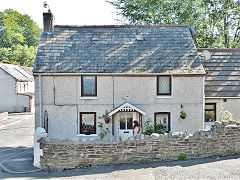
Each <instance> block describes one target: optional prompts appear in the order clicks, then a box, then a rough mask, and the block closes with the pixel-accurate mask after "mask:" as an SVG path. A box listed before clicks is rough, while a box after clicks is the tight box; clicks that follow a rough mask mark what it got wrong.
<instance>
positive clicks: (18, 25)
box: [0, 9, 41, 66]
mask: <svg viewBox="0 0 240 180" xmlns="http://www.w3.org/2000/svg"><path fill="white" fill-rule="evenodd" d="M40 35H41V29H40V28H39V27H38V25H37V24H36V23H35V22H34V21H33V20H32V19H31V18H30V17H29V16H28V15H22V14H20V13H18V12H17V11H14V10H12V9H6V10H4V11H3V12H0V61H2V62H9V63H13V64H16V63H20V64H21V65H24V66H33V62H34V59H35V56H36V52H37V46H38V43H39V40H40Z"/></svg>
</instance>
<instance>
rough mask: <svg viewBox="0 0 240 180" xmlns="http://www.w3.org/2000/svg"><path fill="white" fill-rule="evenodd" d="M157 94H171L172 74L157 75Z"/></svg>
mask: <svg viewBox="0 0 240 180" xmlns="http://www.w3.org/2000/svg"><path fill="white" fill-rule="evenodd" d="M157 95H158V96H162V95H171V76H157Z"/></svg>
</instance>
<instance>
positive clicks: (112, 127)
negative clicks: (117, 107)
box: [112, 114, 114, 136]
mask: <svg viewBox="0 0 240 180" xmlns="http://www.w3.org/2000/svg"><path fill="white" fill-rule="evenodd" d="M112 135H113V136H114V114H113V115H112Z"/></svg>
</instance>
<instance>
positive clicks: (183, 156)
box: [177, 154, 187, 161]
mask: <svg viewBox="0 0 240 180" xmlns="http://www.w3.org/2000/svg"><path fill="white" fill-rule="evenodd" d="M177 159H178V161H186V160H187V156H186V155H185V154H179V155H178V156H177Z"/></svg>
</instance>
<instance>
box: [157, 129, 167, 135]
mask: <svg viewBox="0 0 240 180" xmlns="http://www.w3.org/2000/svg"><path fill="white" fill-rule="evenodd" d="M156 133H158V134H164V133H165V131H164V130H163V129H158V130H156Z"/></svg>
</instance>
